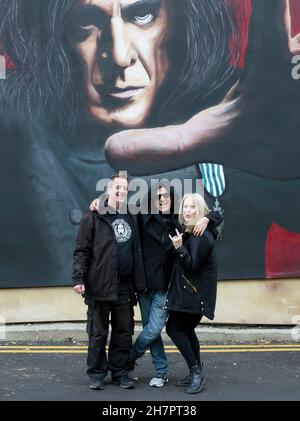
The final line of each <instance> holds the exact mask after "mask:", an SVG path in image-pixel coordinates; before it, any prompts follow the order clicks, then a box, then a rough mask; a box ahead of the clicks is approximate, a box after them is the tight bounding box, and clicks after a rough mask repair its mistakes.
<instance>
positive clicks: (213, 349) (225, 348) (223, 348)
mask: <svg viewBox="0 0 300 421" xmlns="http://www.w3.org/2000/svg"><path fill="white" fill-rule="evenodd" d="M87 349H88V348H87V346H85V345H57V346H54V345H47V346H46V345H28V346H26V345H5V346H0V354H85V353H86V352H87ZM165 350H166V352H167V353H169V354H171V353H178V352H179V351H178V349H177V348H176V347H175V346H173V345H166V346H165ZM299 351H300V344H299V345H298V344H280V345H279V344H276V345H275V344H264V345H253V344H250V345H203V346H202V347H201V352H203V353H230V352H232V353H240V352H299Z"/></svg>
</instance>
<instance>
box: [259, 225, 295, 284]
mask: <svg viewBox="0 0 300 421" xmlns="http://www.w3.org/2000/svg"><path fill="white" fill-rule="evenodd" d="M294 276H295V277H299V276H300V234H298V233H294V232H290V231H287V230H285V229H283V228H281V227H280V226H279V225H277V224H272V226H271V227H270V229H269V232H268V235H267V239H266V278H267V279H270V278H284V277H294Z"/></svg>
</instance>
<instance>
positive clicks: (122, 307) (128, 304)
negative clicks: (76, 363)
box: [86, 281, 134, 378]
mask: <svg viewBox="0 0 300 421" xmlns="http://www.w3.org/2000/svg"><path fill="white" fill-rule="evenodd" d="M86 304H87V305H88V311H87V315H88V320H87V333H88V335H89V348H88V357H87V366H88V370H87V374H88V375H89V376H90V377H102V378H104V377H105V376H106V375H107V374H108V371H111V374H112V377H118V376H122V375H124V374H127V373H128V367H127V364H128V359H129V353H130V349H131V346H132V336H133V333H134V319H133V317H134V309H133V296H132V287H131V286H130V284H129V283H128V282H127V281H121V282H120V283H119V284H118V299H117V301H116V302H100V301H93V300H86ZM109 320H111V337H110V343H109V350H108V355H107V353H106V344H107V338H108V332H109Z"/></svg>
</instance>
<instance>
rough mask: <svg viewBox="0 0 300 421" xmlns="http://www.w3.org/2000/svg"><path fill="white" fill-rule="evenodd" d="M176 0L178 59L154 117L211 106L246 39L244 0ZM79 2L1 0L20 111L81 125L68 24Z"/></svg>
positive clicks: (6, 93)
mask: <svg viewBox="0 0 300 421" xmlns="http://www.w3.org/2000/svg"><path fill="white" fill-rule="evenodd" d="M173 1H174V8H176V16H175V20H174V22H173V31H172V39H171V42H170V43H169V44H170V46H169V49H170V58H171V61H172V65H173V66H172V71H171V75H170V77H169V80H168V82H167V83H166V86H165V87H164V89H162V93H161V94H160V95H158V99H159V100H158V101H157V104H156V105H155V107H154V110H155V112H154V113H153V115H152V121H151V125H152V124H156V123H158V122H159V124H164V123H166V122H170V121H171V120H172V119H173V118H174V119H178V118H179V116H180V115H183V116H184V118H186V117H188V116H189V115H192V113H193V112H195V107H197V108H196V111H197V110H199V107H200V108H201V106H202V105H201V104H203V106H206V105H207V100H208V99H209V98H210V96H212V94H214V93H215V92H216V91H217V90H218V89H219V88H220V87H221V86H222V85H223V84H224V83H225V82H226V80H227V79H228V78H229V77H230V75H231V71H232V66H229V61H230V57H232V51H230V47H229V46H230V45H234V46H236V47H237V48H238V47H239V45H238V42H237V39H238V37H239V34H238V30H237V25H236V24H235V15H236V13H237V10H238V7H237V6H236V7H234V4H235V2H236V0H173ZM76 3H77V0H0V48H1V46H2V49H4V50H5V52H6V53H7V54H8V55H9V57H10V58H11V60H12V61H13V63H14V64H15V66H16V69H15V70H13V71H10V72H8V78H7V79H6V80H5V81H2V82H1V85H0V88H1V90H0V96H1V97H2V98H5V99H6V101H9V102H10V104H11V106H12V107H13V109H14V112H15V113H17V114H18V115H19V116H20V118H21V117H23V118H24V119H25V120H27V118H28V117H29V118H31V119H34V120H36V121H37V120H38V121H40V120H43V121H44V123H45V124H48V125H52V126H54V127H56V128H59V127H60V128H61V127H64V128H66V127H74V126H75V125H76V121H77V116H78V110H79V108H80V95H81V92H83V89H80V87H82V80H83V78H82V77H81V66H80V63H79V61H78V58H77V57H76V55H75V53H74V51H73V50H72V48H71V46H70V43H69V42H68V30H67V28H68V19H69V16H70V13H71V12H72V8H73V7H74V6H75V5H76ZM237 3H238V2H237ZM76 60H77V61H76ZM204 104H205V105H204ZM155 116H156V117H155ZM158 116H159V118H158Z"/></svg>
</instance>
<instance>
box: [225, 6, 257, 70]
mask: <svg viewBox="0 0 300 421" xmlns="http://www.w3.org/2000/svg"><path fill="white" fill-rule="evenodd" d="M230 2H231V3H232V5H233V6H234V8H235V10H236V23H237V27H238V31H239V34H240V40H239V44H240V45H239V47H238V52H236V51H234V52H233V55H232V60H231V63H230V64H235V66H237V67H244V66H245V57H246V51H247V46H248V35H249V24H250V18H251V13H252V3H251V0H230ZM230 44H231V45H230V48H231V49H233V40H231V43H230ZM237 55H238V56H239V58H238V57H237Z"/></svg>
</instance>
